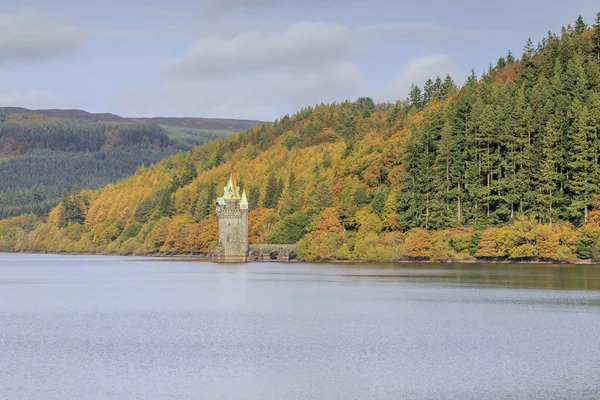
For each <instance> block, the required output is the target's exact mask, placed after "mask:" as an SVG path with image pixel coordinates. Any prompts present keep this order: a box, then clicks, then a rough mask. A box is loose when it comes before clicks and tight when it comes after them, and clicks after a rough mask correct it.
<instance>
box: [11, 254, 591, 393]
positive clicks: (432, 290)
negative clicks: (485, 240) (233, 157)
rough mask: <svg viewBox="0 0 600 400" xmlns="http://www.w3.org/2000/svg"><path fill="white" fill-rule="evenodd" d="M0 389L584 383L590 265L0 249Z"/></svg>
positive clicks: (426, 388)
mask: <svg viewBox="0 0 600 400" xmlns="http://www.w3.org/2000/svg"><path fill="white" fill-rule="evenodd" d="M0 398H2V399H45V400H47V399H61V400H65V399H68V400H70V399H457V400H458V399H460V400H465V399H474V400H475V399H477V400H481V399H599V398H600V266H592V265H587V266H544V265H516V266H515V265H506V264H503V265H492V264H484V265H477V264H459V265H456V264H454V265H441V264H401V265H369V264H359V265H351V264H302V263H294V264H278V263H265V264H246V265H216V264H212V263H207V262H193V261H188V260H179V259H157V258H126V257H102V256H57V255H21V254H18V255H17V254H0Z"/></svg>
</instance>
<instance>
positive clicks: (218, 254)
mask: <svg viewBox="0 0 600 400" xmlns="http://www.w3.org/2000/svg"><path fill="white" fill-rule="evenodd" d="M216 207H217V219H218V220H219V245H218V247H217V249H216V250H215V252H214V253H213V256H212V260H213V262H223V263H225V262H232V263H234V262H246V261H247V260H248V198H247V197H246V191H245V190H244V191H243V192H242V195H241V196H240V191H239V188H238V187H237V185H236V184H235V180H234V179H233V174H231V176H230V177H229V182H227V185H226V186H225V188H224V191H223V197H219V198H218V199H217V204H216Z"/></svg>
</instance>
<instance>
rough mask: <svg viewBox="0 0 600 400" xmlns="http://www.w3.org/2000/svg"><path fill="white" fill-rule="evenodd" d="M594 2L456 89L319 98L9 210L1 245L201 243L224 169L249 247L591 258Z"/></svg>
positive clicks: (193, 248) (597, 100) (448, 84)
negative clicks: (29, 212)
mask: <svg viewBox="0 0 600 400" xmlns="http://www.w3.org/2000/svg"><path fill="white" fill-rule="evenodd" d="M599 25H600V14H599V15H598V18H597V19H596V22H595V24H594V26H593V27H587V26H586V24H585V23H584V21H583V19H582V18H580V19H579V20H578V21H577V22H576V23H575V26H574V27H571V26H568V27H566V28H564V29H563V30H562V32H561V33H560V34H559V35H556V34H552V33H551V34H549V35H548V36H547V37H546V38H544V39H542V40H541V41H540V42H539V43H538V44H537V46H536V45H534V44H533V42H532V41H531V40H529V41H527V44H526V46H525V49H524V52H523V54H522V55H521V56H519V57H517V56H515V55H513V54H511V53H510V52H509V53H508V54H507V55H506V56H504V57H501V58H500V59H499V60H498V61H497V63H496V65H492V66H490V68H489V70H488V71H486V72H485V73H484V74H483V75H482V76H481V77H477V76H476V75H475V73H473V74H472V75H471V76H470V77H469V78H468V80H467V82H466V83H465V84H464V85H463V86H462V87H461V88H458V87H457V86H456V84H455V83H454V82H453V80H452V79H451V78H450V77H446V78H445V79H439V78H438V79H436V80H430V81H428V82H427V83H426V85H425V86H424V87H423V88H422V89H421V88H418V87H413V89H412V91H411V93H410V96H409V99H407V100H406V101H400V102H397V103H396V104H375V103H374V102H373V101H372V100H371V99H369V98H361V99H359V100H358V101H356V102H343V103H339V104H330V105H325V104H322V105H318V106H316V107H309V108H306V109H303V110H301V111H300V112H298V113H297V114H295V115H293V116H291V117H289V116H285V117H284V118H282V119H281V120H279V121H275V122H273V123H268V124H264V125H262V126H260V127H254V128H252V129H250V130H248V131H246V132H243V133H241V134H239V135H234V136H231V137H228V138H223V139H220V140H217V141H215V142H211V143H209V144H206V145H202V146H199V147H197V148H195V149H194V150H192V151H191V152H188V153H185V154H177V155H175V156H172V157H170V158H169V159H167V160H163V161H161V162H159V163H158V164H156V165H153V166H151V167H148V168H146V167H143V168H141V169H140V170H138V171H137V172H136V173H135V174H134V175H133V176H131V177H129V178H126V179H124V180H122V181H120V182H118V183H116V184H114V185H108V186H107V187H105V188H104V189H102V190H98V191H82V192H81V193H78V194H76V195H73V196H70V197H69V198H68V199H67V200H66V201H64V202H63V203H62V204H61V205H60V206H58V207H57V208H55V209H54V210H52V212H51V213H50V214H49V216H48V220H47V221H40V220H36V219H35V218H34V217H32V216H22V217H18V218H14V219H11V220H6V221H3V222H0V248H4V249H5V250H17V251H85V252H110V253H122V254H131V253H134V254H141V253H157V252H162V253H203V252H204V253H206V252H210V251H211V250H212V249H213V248H214V246H215V245H216V243H215V241H216V232H217V224H216V218H215V215H214V207H213V203H214V199H215V198H216V196H217V194H220V193H219V192H220V191H221V190H222V187H223V185H224V183H225V181H226V178H227V176H228V175H229V172H230V171H232V170H233V171H234V173H235V174H236V175H237V176H239V177H240V178H239V180H240V186H242V187H245V188H246V189H247V191H248V195H249V201H250V204H251V206H250V208H251V209H252V211H251V213H250V235H251V238H250V240H251V242H252V243H296V242H298V251H299V255H300V257H301V258H303V259H305V260H326V259H340V260H374V261H391V260H400V259H432V260H436V261H447V260H462V259H468V258H472V257H479V258H489V259H504V258H509V259H527V260H529V259H542V260H557V261H574V260H575V259H576V258H577V257H579V258H589V257H591V255H592V252H594V251H595V248H596V247H597V244H596V241H597V240H598V238H599V237H600V198H599V197H598V194H599V193H600V187H599V185H600V164H599V163H600V158H599V157H600V94H599V89H600V67H599V63H600V29H598V26H599Z"/></svg>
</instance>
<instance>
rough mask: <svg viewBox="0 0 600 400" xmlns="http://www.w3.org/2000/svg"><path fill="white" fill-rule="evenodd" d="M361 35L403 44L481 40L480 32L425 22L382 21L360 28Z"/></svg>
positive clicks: (473, 41)
mask: <svg viewBox="0 0 600 400" xmlns="http://www.w3.org/2000/svg"><path fill="white" fill-rule="evenodd" d="M357 31H358V33H359V34H360V35H361V36H364V35H366V36H367V37H369V38H370V39H378V40H386V41H389V42H393V43H402V44H406V43H408V44H427V45H431V44H434V45H435V44H438V45H462V44H466V43H477V42H481V41H482V40H483V39H484V37H483V36H482V34H481V33H480V32H476V31H472V30H469V29H463V28H457V27H453V26H447V25H440V24H434V23H424V22H405V23H395V22H392V23H381V24H375V25H366V26H362V27H360V28H358V30H357Z"/></svg>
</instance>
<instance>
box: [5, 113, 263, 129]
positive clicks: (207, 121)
mask: <svg viewBox="0 0 600 400" xmlns="http://www.w3.org/2000/svg"><path fill="white" fill-rule="evenodd" d="M2 111H4V112H5V113H6V114H7V115H8V116H11V115H19V114H41V115H47V116H49V117H56V118H68V119H84V120H94V121H101V122H118V123H128V122H129V123H140V122H153V123H156V124H159V125H167V126H178V127H184V128H191V129H205V130H224V131H230V132H239V131H244V130H247V129H250V128H251V127H253V126H254V125H260V124H261V123H262V122H261V121H256V120H247V119H224V118H199V117H183V118H171V117H153V118H137V117H136V118H132V117H121V116H120V115H116V114H111V113H90V112H87V111H84V110H59V109H49V110H30V109H27V108H23V107H0V112H2Z"/></svg>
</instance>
